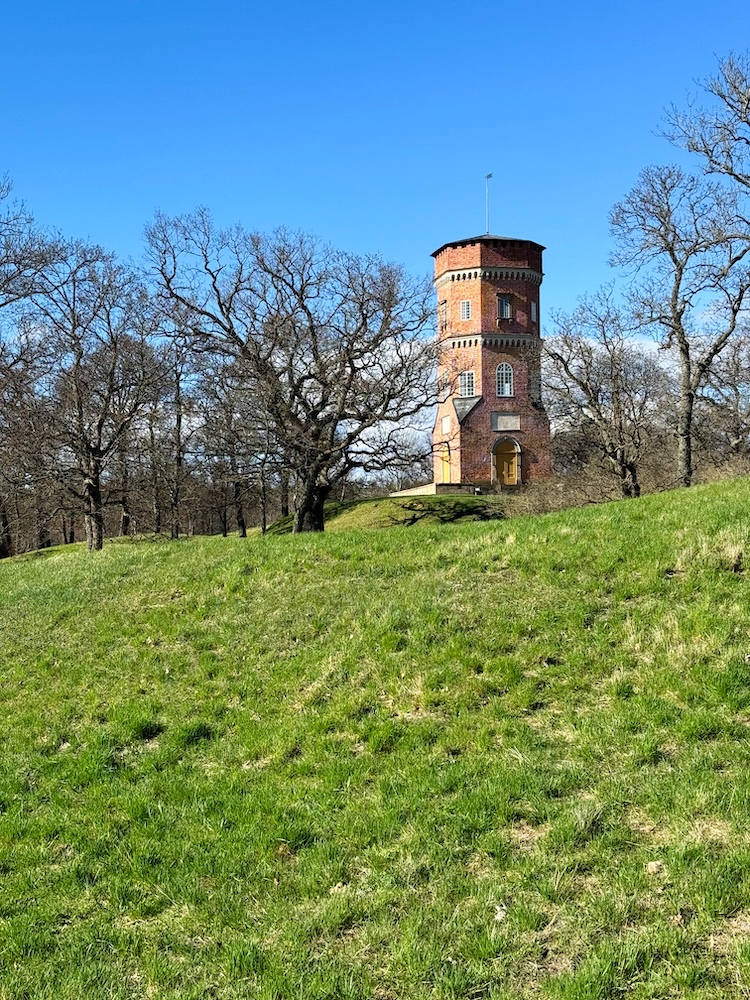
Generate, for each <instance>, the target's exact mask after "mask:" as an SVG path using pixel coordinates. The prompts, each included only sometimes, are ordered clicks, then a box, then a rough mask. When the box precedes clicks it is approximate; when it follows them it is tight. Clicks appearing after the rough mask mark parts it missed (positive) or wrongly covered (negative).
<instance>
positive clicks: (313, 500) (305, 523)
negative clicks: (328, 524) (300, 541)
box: [292, 483, 331, 534]
mask: <svg viewBox="0 0 750 1000" xmlns="http://www.w3.org/2000/svg"><path fill="white" fill-rule="evenodd" d="M330 492H331V487H330V486H328V485H327V484H326V485H317V484H315V483H310V484H309V485H306V486H305V487H304V489H303V490H302V493H301V497H300V502H299V505H298V507H297V510H296V511H295V514H294V527H293V528H292V531H293V532H294V533H295V534H297V533H298V532H301V531H323V530H324V527H325V523H324V522H325V518H324V510H323V508H324V506H325V502H326V500H327V499H328V495H329V494H330Z"/></svg>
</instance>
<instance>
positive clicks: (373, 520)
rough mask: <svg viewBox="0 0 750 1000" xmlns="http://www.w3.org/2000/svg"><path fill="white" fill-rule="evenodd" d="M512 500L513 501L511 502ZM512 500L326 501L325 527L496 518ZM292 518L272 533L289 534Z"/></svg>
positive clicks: (490, 497) (344, 528)
mask: <svg viewBox="0 0 750 1000" xmlns="http://www.w3.org/2000/svg"><path fill="white" fill-rule="evenodd" d="M509 500H510V502H509ZM511 504H512V498H509V496H508V495H504V496H499V495H496V494H487V495H484V496H467V495H461V494H457V495H455V496H452V495H448V496H446V495H443V496H413V497H376V498H367V499H364V500H348V501H345V502H343V503H339V502H333V503H329V504H326V522H325V524H326V531H351V530H352V529H355V530H362V529H373V528H377V529H380V528H395V527H412V526H413V525H417V524H419V525H420V526H423V527H424V526H427V525H432V526H434V525H436V524H455V523H457V522H461V523H467V522H469V521H494V520H499V519H501V518H503V517H505V514H506V508H508V507H509V506H510V505H511ZM292 521H293V518H292V517H291V516H290V517H285V518H282V519H281V520H279V521H277V522H276V524H274V525H272V526H271V527H270V528H269V534H272V535H287V534H289V533H290V532H291V530H292Z"/></svg>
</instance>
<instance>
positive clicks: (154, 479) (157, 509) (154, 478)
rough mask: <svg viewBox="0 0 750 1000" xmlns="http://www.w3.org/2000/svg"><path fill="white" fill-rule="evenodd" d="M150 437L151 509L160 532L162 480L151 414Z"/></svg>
mask: <svg viewBox="0 0 750 1000" xmlns="http://www.w3.org/2000/svg"><path fill="white" fill-rule="evenodd" d="M148 437H149V452H150V454H149V462H150V466H151V469H150V471H151V491H152V499H151V509H152V510H153V512H154V533H155V534H157V535H158V534H160V532H161V496H160V493H159V489H160V485H161V484H160V481H159V473H158V467H157V459H156V430H155V428H154V415H153V413H150V414H149V418H148Z"/></svg>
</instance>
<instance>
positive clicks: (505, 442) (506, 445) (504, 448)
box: [492, 438, 521, 486]
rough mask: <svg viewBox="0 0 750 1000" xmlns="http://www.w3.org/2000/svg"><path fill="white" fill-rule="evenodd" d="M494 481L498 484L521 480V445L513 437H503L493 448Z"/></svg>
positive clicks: (504, 484)
mask: <svg viewBox="0 0 750 1000" xmlns="http://www.w3.org/2000/svg"><path fill="white" fill-rule="evenodd" d="M492 482H493V483H497V484H498V486H518V484H519V483H520V482H521V446H520V445H519V444H518V442H517V441H514V440H513V439H512V438H501V439H500V440H499V441H498V442H497V444H496V445H495V447H494V448H493V449H492Z"/></svg>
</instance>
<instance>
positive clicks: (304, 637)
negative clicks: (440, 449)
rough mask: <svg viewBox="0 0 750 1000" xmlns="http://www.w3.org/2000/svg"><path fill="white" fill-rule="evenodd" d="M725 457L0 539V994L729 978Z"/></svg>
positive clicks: (732, 671) (561, 992)
mask: <svg viewBox="0 0 750 1000" xmlns="http://www.w3.org/2000/svg"><path fill="white" fill-rule="evenodd" d="M749 508H750V483H749V482H748V481H737V482H734V483H731V484H728V485H727V484H724V485H718V486H711V487H706V488H699V489H693V490H690V491H682V492H675V493H672V494H669V495H662V496H651V497H646V498H644V499H642V500H640V501H630V502H628V503H620V504H611V505H607V506H602V507H595V508H594V507H592V508H587V509H583V510H571V511H568V512H565V513H562V514H556V515H549V516H546V517H539V518H519V519H514V520H512V521H496V522H490V523H471V524H458V525H437V526H436V525H434V524H422V525H421V526H418V527H415V529H414V530H412V531H409V532H404V531H403V530H402V529H393V530H386V531H380V532H372V531H369V532H366V531H361V532H356V531H341V532H338V533H331V534H327V535H325V536H323V537H305V536H297V537H290V536H282V537H275V538H269V537H266V538H260V537H257V536H256V537H254V538H250V539H247V540H246V541H239V540H236V539H221V538H210V539H192V540H188V541H183V542H180V543H167V542H153V543H147V542H143V543H140V544H117V545H116V544H110V545H108V546H107V547H106V548H105V550H104V552H102V553H99V554H93V555H89V554H87V553H85V552H83V551H81V550H80V549H77V550H71V549H67V550H53V551H49V552H46V553H44V554H42V555H40V556H39V557H38V558H34V559H27V560H15V561H12V562H5V563H3V564H0V658H1V660H2V665H3V670H2V686H1V688H0V698H2V709H3V714H4V718H5V719H6V720H7V721H6V725H5V726H4V727H3V729H2V730H1V731H0V739H1V740H2V755H1V757H0V761H1V765H0V767H1V771H0V868H1V870H2V880H1V881H0V997H2V998H3V1000H11V998H14V1000H16V998H18V1000H20V998H22V997H23V998H27V997H33V998H46V997H49V998H55V1000H65V998H76V1000H77V998H80V997H86V998H104V997H107V998H141V997H143V998H146V997H148V998H167V997H175V998H176V997H179V998H189V997H191V998H196V1000H197V998H199V997H200V998H203V997H215V998H222V1000H229V998H245V997H253V998H255V997H258V998H261V1000H277V998H287V1000H293V998H294V1000H302V998H305V1000H316V998H320V1000H322V998H352V1000H354V998H378V1000H407V998H408V1000H423V998H428V997H429V998H466V1000H474V998H484V997H492V998H503V1000H510V998H518V997H521V998H530V997H545V998H559V1000H584V998H586V1000H597V998H601V1000H603V998H609V997H616V996H625V995H627V996H628V997H633V998H647V997H651V998H664V997H691V998H698V997H700V998H708V997H728V998H735V997H737V998H738V997H742V996H746V995H747V994H748V992H749V991H750V936H749V935H750V665H749V661H750V600H749V599H748V598H749V594H748V586H749V584H748V580H747V578H746V574H745V559H746V558H748V559H750V523H749V522H748V515H747V512H748V509H749Z"/></svg>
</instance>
